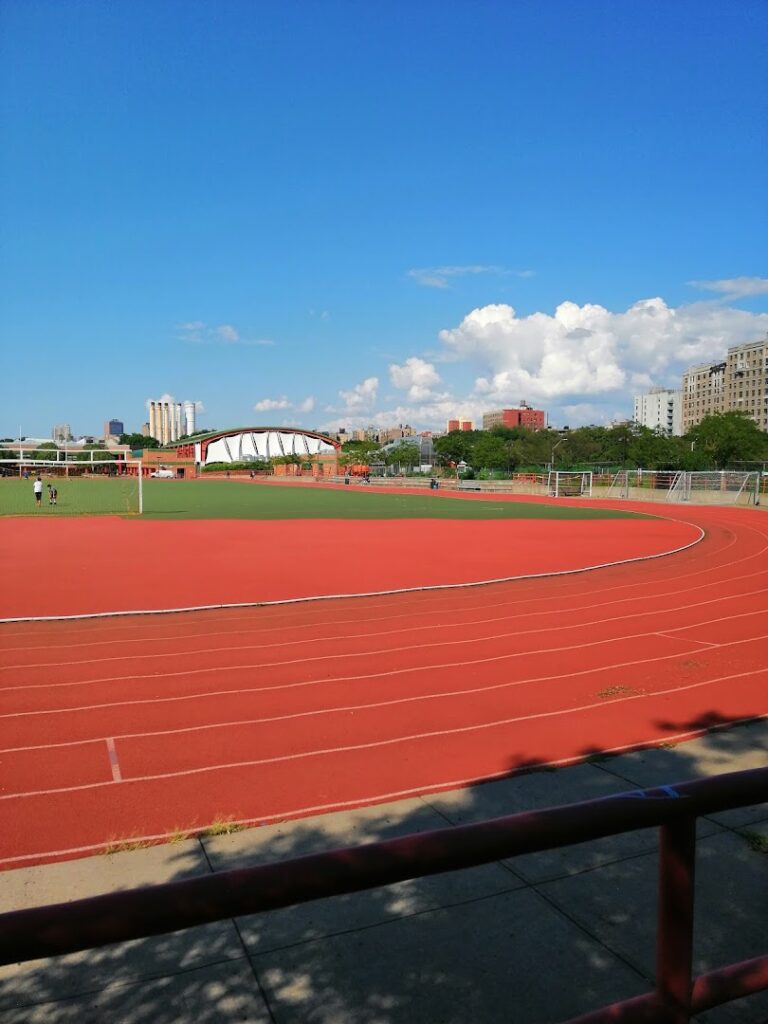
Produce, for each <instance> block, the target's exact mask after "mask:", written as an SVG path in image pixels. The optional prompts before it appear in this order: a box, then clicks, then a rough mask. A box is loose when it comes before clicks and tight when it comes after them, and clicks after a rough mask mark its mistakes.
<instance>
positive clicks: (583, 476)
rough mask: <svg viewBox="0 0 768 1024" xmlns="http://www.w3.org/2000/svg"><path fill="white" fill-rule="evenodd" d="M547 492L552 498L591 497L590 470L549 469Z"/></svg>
mask: <svg viewBox="0 0 768 1024" xmlns="http://www.w3.org/2000/svg"><path fill="white" fill-rule="evenodd" d="M547 493H548V494H549V495H550V497H552V498H591V497H592V473H591V471H585V472H581V471H575V470H562V469H558V470H550V472H549V477H548V479H547Z"/></svg>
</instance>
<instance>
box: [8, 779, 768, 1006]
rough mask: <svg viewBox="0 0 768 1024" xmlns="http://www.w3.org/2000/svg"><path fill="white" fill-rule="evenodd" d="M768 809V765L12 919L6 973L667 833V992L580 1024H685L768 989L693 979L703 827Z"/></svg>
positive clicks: (663, 871)
mask: <svg viewBox="0 0 768 1024" xmlns="http://www.w3.org/2000/svg"><path fill="white" fill-rule="evenodd" d="M764 802H768V768H756V769H752V770H750V771H744V772H734V773H731V774H728V775H719V776H715V777H713V778H710V779H703V780H699V781H695V782H684V783H681V784H679V785H674V786H661V787H659V788H655V789H646V790H634V791H632V792H629V793H620V794H618V795H616V796H610V797H605V798H603V799H600V800H589V801H585V802H582V803H577V804H569V805H567V806H563V807H550V808H547V809H546V810H540V811H530V812H526V813H524V814H514V815H511V816H510V817H506V818H496V819H494V820H492V821H486V822H481V823H479V824H476V825H462V826H456V827H453V828H446V829H439V830H436V831H433V832H426V833H423V834H420V835H412V836H405V837H403V838H400V839H389V840H385V841H383V842H379V843H371V844H367V845H364V846H357V847H351V848H348V849H343V850H333V851H331V852H328V853H320V854H314V855H311V856H307V857H299V858H296V859H294V860H289V861H284V862H282V863H276V864H266V865H261V866H259V867H252V868H242V869H239V870H235V871H225V872H220V873H217V874H211V875H204V876H202V877H200V878H193V879H188V880H186V881H182V882H170V883H168V884H166V885H157V886H151V887H148V888H145V889H134V890H130V891H126V892H115V893H108V894H106V895H103V896H95V897H92V898H90V899H84V900H76V901H74V902H72V903H60V904H56V905H53V906H48V907H35V908H32V909H29V910H19V911H13V912H11V913H7V914H2V915H0V964H9V963H19V962H21V961H24V960H34V959H38V958H39V957H47V956H58V955H61V954H64V953H74V952H76V951H78V950H85V949H92V948H96V947H98V946H104V945H107V944H108V943H112V942H124V941H127V940H129V939H139V938H145V937H146V936H149V935H159V934H162V933H165V932H174V931H179V930H180V929H182V928H191V927H193V926H195V925H200V924H207V923H209V922H212V921H220V920H223V919H225V918H228V917H238V916H242V915H244V914H253V913H258V912H260V911H265V910H276V909H278V908H281V907H287V906H291V905H293V904H297V903H306V902H308V901H309V900H315V899H320V898H323V897H328V896H340V895H343V894H348V893H352V892H358V891H360V890H363V889H372V888H375V887H377V886H381V885H389V884H391V883H393V882H400V881H403V880H405V879H409V878H418V877H422V876H425V875H435V874H439V873H440V872H444V871H455V870H457V869H459V868H468V867H475V866H476V865H479V864H487V863H489V862H491V861H495V860H501V859H505V858H509V857H514V856H518V855H520V854H523V853H536V852H540V851H542V850H552V849H556V848H558V847H563V846H571V845H574V844H576V843H583V842H586V841H587V840H591V839H599V838H602V837H604V836H610V835H616V834H618V833H622V832H633V831H635V830H637V829H642V828H648V827H651V826H659V827H660V829H661V842H660V851H659V907H658V924H657V944H656V954H657V956H656V990H655V991H654V992H650V993H648V994H647V995H644V996H640V997H637V998H635V999H630V1000H626V1001H624V1002H622V1003H616V1004H614V1005H613V1006H608V1007H604V1008H603V1009H601V1010H597V1011H595V1012H593V1013H590V1014H587V1015H586V1016H582V1017H579V1018H578V1024H608V1022H611V1024H615V1022H622V1024H624V1022H634V1021H655V1022H662V1024H684V1022H687V1021H688V1020H689V1019H690V1017H691V1015H692V1014H694V1013H700V1012H701V1011H702V1010H705V1009H709V1008H710V1007H713V1006H717V1005H719V1004H721V1003H724V1002H729V1001H730V1000H732V999H737V998H740V997H742V996H745V995H750V994H753V993H755V992H759V991H761V990H762V989H765V988H768V955H766V956H763V957H758V958H756V959H754V960H750V961H746V962H744V963H740V964H732V965H730V966H728V967H723V968H721V969H719V970H717V971H713V972H712V973H710V974H706V975H703V976H701V977H699V978H697V979H695V981H694V979H693V977H692V972H691V948H692V937H693V889H694V886H693V881H694V857H695V850H696V819H697V818H698V817H699V816H700V815H702V814H712V813H715V812H717V811H724V810H729V809H731V808H734V807H744V806H747V805H749V804H757V803H764ZM571 1024H576V1021H573V1022H571Z"/></svg>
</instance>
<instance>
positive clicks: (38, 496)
mask: <svg viewBox="0 0 768 1024" xmlns="http://www.w3.org/2000/svg"><path fill="white" fill-rule="evenodd" d="M34 490H35V508H40V502H41V501H42V500H43V481H42V480H41V479H40V477H39V476H38V478H37V480H35V483H34Z"/></svg>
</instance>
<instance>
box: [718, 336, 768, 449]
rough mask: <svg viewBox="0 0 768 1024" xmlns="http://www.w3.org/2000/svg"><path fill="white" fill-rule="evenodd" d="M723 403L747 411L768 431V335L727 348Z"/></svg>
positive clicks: (759, 425) (731, 407) (762, 428)
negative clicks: (745, 343) (760, 339)
mask: <svg viewBox="0 0 768 1024" xmlns="http://www.w3.org/2000/svg"><path fill="white" fill-rule="evenodd" d="M725 406H726V409H729V410H730V409H736V410H738V411H739V412H746V413H748V414H749V415H750V416H751V417H752V419H753V420H754V421H755V423H756V424H757V425H758V427H760V429H761V430H766V431H768V335H766V336H765V338H763V339H762V341H753V342H751V343H750V344H748V345H734V346H733V347H732V348H729V349H728V355H727V357H726V360H725Z"/></svg>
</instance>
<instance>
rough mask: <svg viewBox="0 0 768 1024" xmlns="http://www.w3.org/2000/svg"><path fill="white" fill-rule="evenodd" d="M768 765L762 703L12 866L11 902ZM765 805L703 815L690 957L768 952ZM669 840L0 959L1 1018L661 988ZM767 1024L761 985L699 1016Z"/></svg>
mask: <svg viewBox="0 0 768 1024" xmlns="http://www.w3.org/2000/svg"><path fill="white" fill-rule="evenodd" d="M766 763H768V720H766V719H762V720H759V721H755V722H752V723H750V724H748V725H744V726H741V727H738V728H731V729H725V730H719V731H714V732H711V733H709V734H707V735H705V736H702V737H700V738H699V739H696V740H694V741H692V742H689V743H685V744H680V745H679V746H676V747H670V748H657V749H654V750H646V751H642V752H637V753H631V754H624V755H621V756H617V757H610V758H600V759H596V760H593V761H591V762H587V763H582V764H579V765H577V766H575V767H571V768H566V769H561V770H559V771H549V772H535V773H532V774H529V775H522V776H516V777H514V778H510V779H506V780H502V781H497V782H492V783H487V784H485V785H480V786H475V787H472V788H469V789H463V790H459V791H455V792H444V793H441V794H438V795H434V796H426V797H423V798H418V799H411V800H405V801H400V802H398V803H393V804H388V805H378V806H375V807H369V808H360V809H357V810H354V811H350V812H348V813H335V814H330V815H325V816H320V817H315V818H305V819H302V820H299V821H293V822H287V823H284V824H277V825H272V826H269V827H263V828H259V829H251V830H247V831H243V832H238V833H234V834H231V835H221V836H217V837H212V838H204V839H201V840H185V841H181V842H178V843H171V844H168V845H165V846H157V847H152V848H149V849H143V850H135V851H131V852H123V853H117V854H112V855H105V856H101V857H93V858H86V859H80V860H75V861H70V862H62V863H56V864H51V865H47V866H39V867H33V868H24V869H19V870H15V871H9V872H5V873H4V874H2V875H1V876H0V910H11V909H18V908H22V907H28V906H36V905H41V904H45V903H50V902H57V901H61V900H66V899H74V898H78V897H82V896H88V895H94V894H96V893H100V892H105V891H110V890H115V889H126V888H130V887H134V886H139V885H148V884H153V883H158V882H163V881H168V880H172V879H180V878H185V877H190V876H192V875H195V874H200V873H204V872H209V871H218V870H224V869H227V868H232V867H238V866H245V865H251V864H257V863H263V862H265V861H271V860H277V859H284V858H289V857H292V856H298V855H301V854H305V853H310V852H315V851H319V850H324V849H330V848H334V847H337V846H345V845H351V844H355V843H362V842H369V841H373V840H377V839H384V838H390V837H394V836H398V835H403V834H407V833H411V832H418V831H422V830H429V829H434V828H443V827H446V826H447V825H451V824H458V823H465V822H473V821H478V820H483V819H486V818H490V817H496V816H499V815H502V814H510V813H514V812H516V811H522V810H528V809H532V808H538V807H546V806H552V805H556V804H563V803H570V802H575V801H577V800H583V799H590V798H595V797H600V796H604V795H607V794H611V793H618V792H622V791H625V790H628V789H633V788H636V787H638V786H641V787H647V786H655V785H660V784H663V783H671V782H679V781H683V780H686V779H690V778H698V777H703V776H708V775H714V774H718V773H721V772H726V771H736V770H739V769H743V768H750V767H757V766H763V765H765V764H766ZM761 836H762V837H764V839H768V805H761V806H757V807H750V808H744V809H741V810H736V811H729V812H726V813H722V814H715V815H712V816H711V817H708V818H704V819H702V820H701V821H700V824H699V844H698V860H697V920H696V935H695V949H694V957H695V970H696V971H697V972H701V971H705V970H710V969H713V968H715V967H718V966H721V965H723V964H725V963H729V962H732V961H736V960H742V959H746V958H748V957H752V956H757V955H760V954H764V953H765V952H766V924H765V922H766V920H768V855H767V854H766V853H765V852H760V850H759V849H758V848H757V847H758V846H759V841H758V837H761ZM655 851H656V838H655V833H653V832H637V833H630V834H627V835H624V836H616V837H612V838H609V839H605V840H601V841H599V842H592V843H585V844H582V845H581V846H577V847H572V848H569V849H564V850H560V851H555V852H552V853H542V854H536V855H526V856H523V857H518V858H516V859H514V860H511V861H509V862H501V863H495V864H489V865H486V866H484V867H479V868H475V869H472V870H468V871H462V872H455V873H451V874H446V875H442V876H436V877H434V878H430V879H422V880H416V881H412V882H406V883H401V884H399V885H396V886H391V887H388V888H385V889H380V890H375V891H372V892H368V893H359V894H356V895H354V896H349V897H339V898H335V899H331V900H324V901H319V902H317V903H314V904H309V905H306V906H304V907H298V908H291V909H288V910H284V911H279V912H274V913H271V914H268V915H262V916H260V917H257V918H245V919H240V920H237V921H224V922H221V923H220V924H216V925H209V926H206V927H203V928H197V929H193V930H190V931H188V932H185V933H179V934H176V935H169V936H161V937H159V938H153V939H147V940H142V941H138V942H133V943H126V944H123V945H119V946H113V947H108V948H106V949H102V950H96V951H91V952H88V953H84V954H78V955H73V956H69V957H64V958H60V959H58V960H48V961H40V962H37V963H33V964H25V965H22V966H19V967H10V968H2V969H0V1024H22V1022H24V1024H43V1022H45V1024H70V1022H72V1024H74V1022H75V1021H77V1024H90V1022H94V1024H95V1022H97V1021H98V1022H100V1024H101V1022H105V1021H109V1022H113V1024H116V1022H119V1024H138V1022H152V1024H219V1022H226V1024H229V1022H235V1021H239V1022H252V1024H256V1022H258V1024H299V1022H302V1024H303V1022H318V1024H319V1022H322V1024H331V1022H333V1024H342V1022H344V1024H347V1022H349V1024H361V1022H362V1024H402V1022H409V1024H410V1022H419V1024H437V1022H440V1024H454V1022H455V1024H471V1022H489V1024H495V1022H497V1021H498V1022H502V1021H503V1022H505V1024H509V1022H514V1024H544V1022H555V1021H560V1020H564V1019H567V1018H568V1017H570V1016H572V1015H575V1014H577V1013H581V1012H584V1011H586V1010H588V1009H591V1008H594V1007H597V1006H601V1005H603V1004H605V1003H608V1002H611V1001H614V1000H617V999H623V998H627V997H630V996H632V995H635V994H639V993H641V992H643V991H646V990H648V989H649V988H650V987H651V985H652V977H653V960H654V928H655V899H656V896H655V877H656V874H655V873H656V863H657V857H656V852H655ZM700 1020H701V1021H704V1022H706V1024H721V1022H722V1024H765V1022H766V1021H768V993H764V994H762V995H758V996H754V997H751V998H750V999H745V1000H741V1001H739V1002H736V1003H732V1004H730V1005H727V1006H724V1007H720V1008H719V1009H717V1010H714V1011H710V1012H709V1013H707V1014H704V1015H702V1017H701V1018H700Z"/></svg>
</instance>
